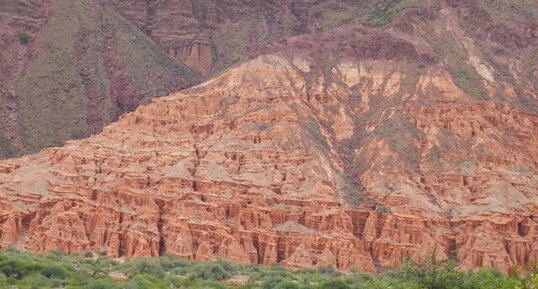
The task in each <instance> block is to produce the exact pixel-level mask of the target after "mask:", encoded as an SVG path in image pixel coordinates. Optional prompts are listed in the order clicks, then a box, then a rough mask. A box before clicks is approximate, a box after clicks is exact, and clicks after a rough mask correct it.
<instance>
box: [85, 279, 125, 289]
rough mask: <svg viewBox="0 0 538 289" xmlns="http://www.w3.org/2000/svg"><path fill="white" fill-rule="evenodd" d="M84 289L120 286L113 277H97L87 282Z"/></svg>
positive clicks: (104, 288)
mask: <svg viewBox="0 0 538 289" xmlns="http://www.w3.org/2000/svg"><path fill="white" fill-rule="evenodd" d="M82 288H84V289H119V288H120V286H119V285H118V284H117V283H116V282H115V281H114V280H112V279H97V280H92V281H91V282H89V283H88V284H86V285H85V286H84V287H82Z"/></svg>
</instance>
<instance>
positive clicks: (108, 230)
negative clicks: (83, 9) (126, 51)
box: [0, 1, 538, 272]
mask: <svg viewBox="0 0 538 289" xmlns="http://www.w3.org/2000/svg"><path fill="white" fill-rule="evenodd" d="M135 2H136V1H135ZM150 2H151V1H150ZM150 2H147V3H150ZM187 2H189V1H187ZM292 2H293V3H292V4H293V5H292V7H293V8H294V11H295V12H294V13H295V14H296V15H298V16H297V17H299V18H301V17H307V16H308V15H307V14H308V13H306V12H305V13H303V12H304V11H303V10H304V9H303V8H304V7H305V6H308V5H309V3H310V2H311V1H292ZM463 2H465V3H463ZM467 2H468V1H433V3H434V4H439V5H433V4H432V5H431V6H428V5H426V6H420V7H418V8H414V9H409V10H408V11H407V12H406V14H405V15H404V16H405V17H406V18H405V19H406V21H405V22H402V21H403V20H402V19H404V18H403V16H402V17H400V18H397V19H395V24H393V25H390V26H387V27H385V28H379V27H373V26H372V25H370V26H368V25H355V26H343V27H339V28H337V29H333V30H328V31H327V32H326V33H321V32H319V33H316V34H308V35H304V36H301V37H292V38H287V39H284V40H282V41H278V42H277V43H273V45H271V46H269V47H266V48H264V49H260V50H259V51H258V52H257V53H259V54H261V55H262V56H259V57H257V58H255V59H253V60H251V61H248V62H245V63H242V64H238V65H236V66H234V67H232V68H231V69H229V70H227V71H225V72H224V73H223V74H221V75H219V76H218V77H216V78H213V79H211V80H209V81H207V82H205V83H203V84H201V85H199V86H196V87H193V88H191V89H188V90H184V91H181V92H177V93H173V94H171V95H169V96H167V97H163V98H159V99H157V100H154V101H153V102H152V103H151V104H149V105H146V106H143V107H140V108H138V109H137V110H136V111H135V112H132V113H128V114H126V115H124V116H122V117H121V118H120V119H119V121H117V122H115V123H113V124H111V125H109V126H107V127H106V128H105V129H104V131H103V132H102V133H100V134H97V135H94V136H92V137H90V138H88V139H85V140H80V141H71V142H69V143H67V144H66V145H65V146H64V147H61V148H50V149H45V150H43V151H41V153H39V154H36V155H30V156H25V157H22V158H19V159H11V160H6V161H2V162H0V194H1V196H2V197H3V198H2V199H1V200H0V228H1V229H0V247H1V248H7V247H16V248H25V249H29V250H32V251H36V252H47V251H50V250H54V249H57V248H61V249H63V250H64V251H65V252H83V251H101V250H105V251H106V253H107V255H109V256H111V257H121V256H159V255H161V254H163V253H169V254H174V255H177V256H181V257H184V258H189V259H193V260H199V261H203V260H212V259H219V258H224V259H228V260H233V261H236V262H248V263H255V264H271V263H275V262H279V263H282V264H285V265H286V266H289V267H316V266H322V265H332V266H334V267H336V268H338V269H339V270H347V269H350V268H354V267H356V268H359V269H361V270H365V271H372V272H374V271H376V270H377V269H378V268H380V267H394V266H398V265H400V264H401V262H402V260H403V259H404V258H410V259H412V260H415V261H420V260H423V259H424V258H426V257H427V256H429V255H430V254H432V253H435V256H436V257H437V258H439V259H445V258H455V259H456V260H457V261H458V262H459V264H460V268H464V269H473V268H477V267H482V266H491V267H496V268H499V269H500V270H502V271H503V272H508V270H509V269H510V267H512V266H514V265H515V264H524V263H528V262H530V261H536V260H537V259H538V231H537V229H538V223H537V222H536V218H535V216H536V214H538V150H537V149H536V147H537V145H538V113H537V112H538V105H537V103H538V102H537V98H538V97H537V93H536V89H537V86H536V83H538V81H537V78H536V77H537V75H538V72H537V71H538V70H537V69H538V67H537V66H536V64H535V63H533V62H532V61H529V59H530V60H532V59H533V58H532V57H533V56H532V55H533V47H536V42H537V41H536V39H537V37H538V35H535V34H532V33H531V32H529V31H532V29H530V28H529V26H525V25H527V24H521V25H519V24H518V25H516V26H517V27H516V26H514V27H512V26H509V25H508V24H506V23H504V22H503V24H502V25H501V24H499V23H497V22H495V21H493V20H492V19H489V18H488V17H486V16H485V15H489V14H487V13H486V14H484V13H482V10H480V9H478V8H477V7H475V6H476V5H475V6H473V5H472V3H474V2H472V1H471V2H469V3H471V4H468V3H467ZM125 3H128V2H125ZM159 3H160V2H159ZM163 3H164V2H163ZM191 3H194V2H192V1H191ZM466 3H467V4H466ZM135 8H136V7H134V8H133V9H135ZM138 8H139V7H138ZM138 8H136V9H138ZM154 8H155V7H154ZM176 8H177V7H176ZM136 9H135V10H136ZM152 9H153V8H152ZM301 9H303V10H301ZM458 9H460V10H461V11H459V10H458ZM187 10H188V11H190V10H189V9H187ZM194 10H196V9H194ZM194 10H193V11H194ZM152 11H153V12H152ZM155 11H157V10H151V9H149V10H148V13H149V15H153V14H151V13H154V12H155ZM173 11H175V12H177V13H179V12H178V11H179V10H173ZM188 11H187V12H185V13H184V14H189V13H190V12H188ZM301 11H302V12H301ZM462 11H463V12H462ZM128 12H129V11H127V12H125V13H128ZM155 13H156V12H155ZM193 13H194V12H193ZM179 14H181V13H179ZM463 14H465V15H467V14H470V15H473V19H471V20H469V19H467V20H466V21H472V22H477V21H481V23H486V24H487V25H485V27H493V28H495V29H493V28H492V29H493V30H492V31H497V32H499V31H500V32H499V33H498V34H499V35H497V36H495V37H493V36H491V37H490V36H489V35H484V34H483V33H484V32H483V31H475V30H472V29H470V28H467V26H464V25H462V24H461V23H462V22H461V21H462V20H461V19H460V18H459V15H463ZM133 15H134V16H132V18H133V19H135V20H133V21H135V22H136V21H137V20H136V19H138V18H140V17H139V16H137V15H139V14H137V13H134V14H133ZM189 15H190V14H189ZM137 17H138V18H137ZM189 17H190V16H189ZM208 17H210V16H208ZM211 17H212V16H211ZM187 18H188V17H187ZM140 19H142V20H140V21H147V22H144V23H146V24H143V25H142V26H144V25H146V26H147V27H150V28H152V29H149V28H148V29H147V33H149V34H151V35H152V37H156V35H157V33H158V31H159V29H157V27H160V26H159V25H158V24H156V23H154V22H153V21H152V20H151V19H153V18H151V17H149V18H147V17H146V18H144V17H142V18H140ZM144 19H145V20H144ZM173 23H175V22H173ZM138 24H139V25H141V24H140V23H138ZM168 24H170V23H168ZM505 24H506V26H503V25H505ZM527 28H529V29H527ZM488 31H489V30H488ZM507 31H515V32H517V33H514V34H510V33H506V32H507ZM166 35H168V33H162V34H161V37H165V36H166ZM503 35H504V36H506V37H503ZM507 35H512V36H513V37H514V39H515V41H514V42H513V43H512V42H511V40H507V39H510V38H509V37H508V36H507ZM176 36H178V35H168V36H166V37H171V38H172V37H176ZM157 38H158V37H157ZM187 38H188V39H191V40H192V42H188V43H190V44H189V45H186V46H185V47H183V46H177V47H176V46H171V47H169V49H168V52H169V53H172V54H174V55H177V56H178V57H180V58H181V59H184V60H185V61H186V62H187V63H189V61H192V62H190V63H191V64H192V63H195V65H194V66H196V65H198V64H196V63H199V64H200V63H201V64H200V65H201V66H200V68H201V67H202V66H203V67H206V66H204V65H209V64H208V63H209V62H204V61H208V59H207V58H205V56H204V57H203V58H202V57H199V58H197V57H196V55H200V53H201V54H203V53H206V52H207V51H205V52H204V49H206V48H203V46H204V45H205V44H203V43H204V41H206V40H207V39H206V38H204V36H203V35H194V34H193V36H192V38H189V37H187ZM187 38H185V39H187ZM158 39H161V38H158ZM178 39H183V38H181V37H179V36H178V37H176V38H175V40H174V41H172V42H170V43H178V42H176V40H178ZM193 39H196V40H193ZM189 41H190V40H189ZM159 42H160V43H161V45H163V44H162V43H163V42H162V41H159ZM196 43H198V44H199V45H198V44H196ZM197 45H198V46H197ZM163 47H168V46H166V45H164V46H163ZM193 51H194V52H193ZM193 53H194V54H193ZM516 54H517V55H518V57H507V55H516ZM193 55H194V56H193ZM485 56H488V57H485ZM202 62H204V63H202Z"/></svg>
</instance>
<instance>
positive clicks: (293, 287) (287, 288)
mask: <svg viewBox="0 0 538 289" xmlns="http://www.w3.org/2000/svg"><path fill="white" fill-rule="evenodd" d="M274 288H275V289H300V288H301V287H300V286H299V285H297V283H295V282H291V281H289V280H283V281H281V282H280V283H278V284H277V285H276V286H275V287H274Z"/></svg>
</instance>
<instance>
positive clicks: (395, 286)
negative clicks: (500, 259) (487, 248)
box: [0, 250, 538, 289]
mask: <svg viewBox="0 0 538 289" xmlns="http://www.w3.org/2000/svg"><path fill="white" fill-rule="evenodd" d="M0 288H21V289H23V288H28V289H34V288H87V289H108V288H113V289H115V288H117V289H120V288H122V289H143V288H163V289H164V288H193V289H194V288H196V289H202V288H207V289H213V288H214V289H226V288H243V289H247V288H249V289H250V288H252V289H272V288H276V289H369V288H372V289H389V288H390V289H515V288H520V289H531V288H532V289H534V288H538V274H529V275H528V276H527V277H526V278H525V279H520V278H517V277H505V276H503V275H502V274H501V273H499V272H498V271H495V270H491V269H483V270H481V271H478V272H460V271H457V270H456V269H455V265H454V263H452V262H450V261H446V262H433V261H430V262H426V263H425V264H422V265H418V264H413V263H406V264H405V265H404V266H403V267H402V268H400V269H398V270H391V271H387V272H385V273H383V274H381V275H377V276H375V275H371V274H366V273H360V272H355V271H354V272H349V273H341V272H337V271H335V270H334V269H332V268H330V267H322V268H318V269H302V270H287V269H285V268H283V267H281V266H277V265H274V266H253V265H240V264H233V263H229V262H225V261H215V262H204V263H195V262H192V261H188V260H184V259H179V258H175V257H170V256H164V257H161V258H138V259H131V260H122V261H116V260H112V259H109V258H105V257H99V256H97V255H94V254H92V253H86V254H74V255H69V256H64V255H63V254H61V253H60V252H53V253H50V254H48V255H44V256H41V255H35V254H31V253H27V252H19V251H15V250H7V251H3V252H0Z"/></svg>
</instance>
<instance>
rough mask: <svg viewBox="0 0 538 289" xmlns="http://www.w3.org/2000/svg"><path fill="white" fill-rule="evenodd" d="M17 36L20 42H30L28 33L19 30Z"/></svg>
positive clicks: (24, 43)
mask: <svg viewBox="0 0 538 289" xmlns="http://www.w3.org/2000/svg"><path fill="white" fill-rule="evenodd" d="M17 36H18V37H19V43H20V44H23V45H26V44H28V42H30V34H28V33H26V32H19V33H18V34H17Z"/></svg>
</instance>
